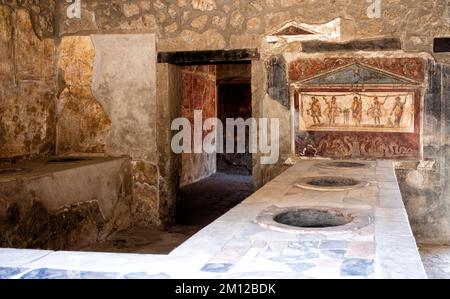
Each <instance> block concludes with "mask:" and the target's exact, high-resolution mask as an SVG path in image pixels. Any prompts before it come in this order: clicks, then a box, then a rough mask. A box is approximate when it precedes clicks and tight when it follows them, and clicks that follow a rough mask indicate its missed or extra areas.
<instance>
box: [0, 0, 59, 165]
mask: <svg viewBox="0 0 450 299" xmlns="http://www.w3.org/2000/svg"><path fill="white" fill-rule="evenodd" d="M3 2H5V1H2V3H3ZM6 2H8V1H6ZM13 2H14V3H15V1H13ZM22 6H23V5H13V4H12V3H11V4H9V5H2V4H0V57H1V60H0V158H11V157H30V156H40V155H48V154H51V153H53V151H54V142H55V136H54V135H55V121H54V117H55V83H54V82H55V43H54V40H53V39H51V38H42V39H40V37H39V36H38V35H36V32H40V34H41V36H45V35H47V33H48V32H46V30H47V29H45V28H46V27H45V26H46V24H40V23H39V24H40V25H37V24H36V22H37V19H39V20H47V19H46V18H44V19H40V17H39V16H40V15H36V14H33V13H32V14H31V15H32V16H33V15H34V17H30V13H29V11H28V10H27V9H23V8H18V7H22ZM33 7H35V6H33ZM33 9H34V8H33ZM36 18H37V19H36ZM32 20H34V22H32ZM43 22H44V21H43ZM33 24H34V25H35V26H34V27H33ZM39 26H43V27H39ZM49 26H50V25H49ZM38 27H39V28H40V29H38ZM43 28H44V29H43ZM42 30H43V31H45V32H46V33H45V34H44V33H43V31H42ZM49 30H50V29H49Z"/></svg>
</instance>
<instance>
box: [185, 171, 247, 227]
mask: <svg viewBox="0 0 450 299" xmlns="http://www.w3.org/2000/svg"><path fill="white" fill-rule="evenodd" d="M252 193H253V182H252V177H251V176H243V175H234V174H224V173H216V174H214V175H212V176H210V177H208V178H206V179H204V180H201V181H199V182H197V183H194V184H191V185H187V186H184V187H183V188H181V189H180V200H179V202H178V204H177V208H178V210H177V223H179V224H183V225H196V226H202V227H204V226H206V225H208V224H210V223H212V222H213V221H214V220H216V219H217V218H219V217H220V216H222V215H223V214H225V213H226V212H228V211H229V210H230V209H232V208H234V207H235V206H236V205H237V204H239V203H240V202H242V201H243V200H244V199H246V198H247V197H249V196H250V195H251V194H252Z"/></svg>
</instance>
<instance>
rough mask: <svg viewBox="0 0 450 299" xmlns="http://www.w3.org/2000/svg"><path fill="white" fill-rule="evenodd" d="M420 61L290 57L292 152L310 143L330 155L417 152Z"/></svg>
mask: <svg viewBox="0 0 450 299" xmlns="http://www.w3.org/2000/svg"><path fill="white" fill-rule="evenodd" d="M422 67H423V64H422V63H421V61H420V59H417V58H393V59H389V58H383V59H381V58H361V59H356V58H322V59H321V58H313V59H303V60H302V59H299V60H295V61H294V62H291V64H290V66H289V75H290V83H291V86H292V87H293V89H294V94H293V95H292V96H293V97H294V99H293V101H294V103H295V105H294V106H295V108H296V109H295V113H297V114H296V115H297V117H298V118H297V121H296V123H297V125H296V128H295V130H297V135H296V136H297V138H296V140H295V148H296V153H297V154H298V155H302V153H304V152H305V149H308V148H309V149H311V148H312V149H314V152H316V153H317V155H319V156H324V157H332V158H369V159H373V158H412V157H419V156H420V139H421V137H420V136H421V135H420V121H421V120H420V111H421V94H422V89H423V83H424V80H425V78H424V76H423V73H424V71H423V70H422ZM293 78H295V79H297V80H292V79H293ZM305 136H307V137H305Z"/></svg>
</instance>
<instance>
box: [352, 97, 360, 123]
mask: <svg viewBox="0 0 450 299" xmlns="http://www.w3.org/2000/svg"><path fill="white" fill-rule="evenodd" d="M362 115H363V103H362V100H361V98H360V97H354V98H353V103H352V118H353V121H354V123H355V125H356V126H359V125H361V121H362Z"/></svg>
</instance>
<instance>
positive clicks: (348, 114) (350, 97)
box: [298, 91, 416, 133]
mask: <svg viewBox="0 0 450 299" xmlns="http://www.w3.org/2000/svg"><path fill="white" fill-rule="evenodd" d="M299 95H300V96H299V97H298V100H299V103H298V107H300V113H299V117H300V119H299V124H300V130H302V131H356V132H394V133H413V132H414V129H415V114H416V108H415V103H414V99H415V96H414V92H408V91H404V92H401V91H400V92H393V91H383V92H380V91H372V92H365V91H341V92H330V91H322V92H311V91H307V92H300V93H299Z"/></svg>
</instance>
